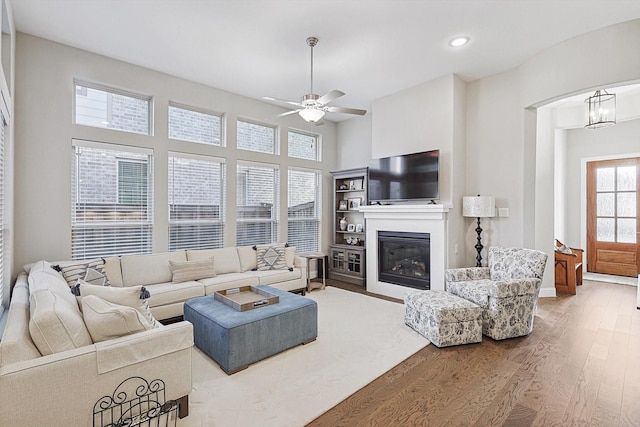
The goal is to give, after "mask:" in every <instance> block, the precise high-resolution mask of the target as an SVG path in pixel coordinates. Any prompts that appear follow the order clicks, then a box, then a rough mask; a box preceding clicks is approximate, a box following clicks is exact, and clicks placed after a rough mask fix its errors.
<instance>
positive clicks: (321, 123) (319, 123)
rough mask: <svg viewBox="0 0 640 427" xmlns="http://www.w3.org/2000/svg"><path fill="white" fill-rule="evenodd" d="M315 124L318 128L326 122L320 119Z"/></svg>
mask: <svg viewBox="0 0 640 427" xmlns="http://www.w3.org/2000/svg"><path fill="white" fill-rule="evenodd" d="M313 124H314V125H316V126H322V125H323V124H324V120H322V119H320V120H318V121H317V122H314V123H313Z"/></svg>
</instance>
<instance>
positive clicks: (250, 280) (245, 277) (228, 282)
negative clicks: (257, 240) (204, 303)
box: [198, 249, 260, 295]
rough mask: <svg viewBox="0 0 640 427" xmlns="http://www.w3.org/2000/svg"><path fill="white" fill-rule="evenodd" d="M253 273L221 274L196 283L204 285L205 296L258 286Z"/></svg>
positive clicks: (256, 278) (258, 282)
mask: <svg viewBox="0 0 640 427" xmlns="http://www.w3.org/2000/svg"><path fill="white" fill-rule="evenodd" d="M252 250H253V249H252ZM253 273H254V272H247V273H227V274H221V275H220V276H216V277H210V278H207V279H201V280H198V283H200V284H201V285H204V293H205V295H211V294H213V293H214V292H216V291H221V290H223V289H231V288H237V287H240V286H257V285H259V284H260V281H259V280H258V277H257V276H256V275H254V274H253Z"/></svg>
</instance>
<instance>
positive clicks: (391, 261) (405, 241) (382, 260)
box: [378, 231, 431, 289]
mask: <svg viewBox="0 0 640 427" xmlns="http://www.w3.org/2000/svg"><path fill="white" fill-rule="evenodd" d="M430 273H431V268H430V238H429V233H404V232H387V231H380V232H378V278H379V280H380V281H382V282H387V283H393V284H396V285H402V286H408V287H412V288H418V289H429V288H430V286H429V285H430Z"/></svg>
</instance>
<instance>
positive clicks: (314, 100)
mask: <svg viewBox="0 0 640 427" xmlns="http://www.w3.org/2000/svg"><path fill="white" fill-rule="evenodd" d="M316 44H318V38H317V37H309V38H307V45H309V47H311V90H310V91H309V93H308V94H306V95H304V96H303V97H302V99H301V100H300V102H295V101H287V100H286V99H278V98H273V97H270V96H264V97H263V98H262V99H266V100H268V101H276V102H280V103H283V104H287V105H294V106H296V107H298V108H296V109H295V110H292V111H287V112H286V113H282V114H280V116H287V115H289V114H295V113H298V114H299V115H300V117H302V118H303V119H304V120H305V121H307V122H309V123H315V124H316V125H321V124H323V123H324V122H323V121H322V118H323V117H324V115H325V113H347V114H357V115H360V116H363V115H365V114H366V113H367V110H359V109H356V108H344V107H328V106H327V104H328V103H330V102H331V101H334V100H336V99H338V98H340V97H341V96H344V92H341V91H339V90H332V91H331V92H329V93H326V94H324V95H322V96H319V95H317V94H315V93H313V48H314V46H315V45H316Z"/></svg>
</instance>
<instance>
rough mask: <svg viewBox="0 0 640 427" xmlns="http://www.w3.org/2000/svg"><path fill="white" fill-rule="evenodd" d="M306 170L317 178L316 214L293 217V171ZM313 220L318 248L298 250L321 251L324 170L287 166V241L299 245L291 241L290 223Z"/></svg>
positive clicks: (299, 250)
mask: <svg viewBox="0 0 640 427" xmlns="http://www.w3.org/2000/svg"><path fill="white" fill-rule="evenodd" d="M292 171H295V172H305V173H312V174H314V175H315V179H316V191H315V201H314V202H315V216H314V217H313V218H311V217H303V218H292V217H290V216H289V208H290V207H291V206H289V205H290V200H291V199H290V198H291V191H290V187H291V172H292ZM310 220H313V221H315V222H316V225H317V229H316V237H317V242H316V248H310V249H309V248H298V249H297V251H298V252H320V249H321V248H322V171H321V170H318V169H310V168H301V167H295V166H289V167H288V168H287V241H288V242H289V244H291V245H292V246H298V245H296V243H295V242H293V243H292V242H291V236H290V235H289V225H290V223H295V222H302V221H310Z"/></svg>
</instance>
